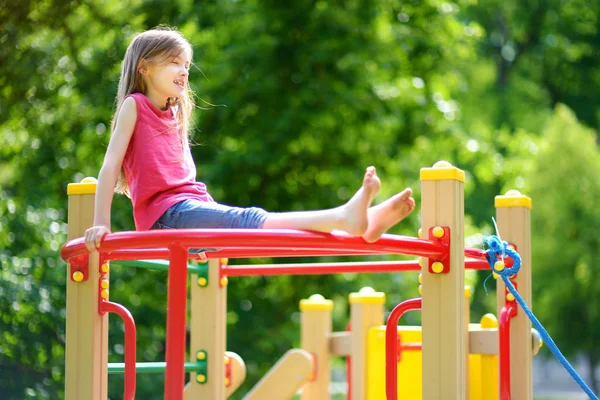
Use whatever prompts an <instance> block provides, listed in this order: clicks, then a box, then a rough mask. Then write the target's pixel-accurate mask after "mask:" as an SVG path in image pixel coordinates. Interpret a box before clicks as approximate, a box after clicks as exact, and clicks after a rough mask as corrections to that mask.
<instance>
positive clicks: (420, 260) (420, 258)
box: [419, 257, 423, 268]
mask: <svg viewBox="0 0 600 400" xmlns="http://www.w3.org/2000/svg"><path fill="white" fill-rule="evenodd" d="M419 267H421V268H423V257H419Z"/></svg>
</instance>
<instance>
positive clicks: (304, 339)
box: [300, 294, 333, 400]
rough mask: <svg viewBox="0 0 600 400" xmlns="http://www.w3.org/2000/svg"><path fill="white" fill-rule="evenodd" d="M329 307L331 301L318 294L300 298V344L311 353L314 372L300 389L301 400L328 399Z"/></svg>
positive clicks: (331, 304)
mask: <svg viewBox="0 0 600 400" xmlns="http://www.w3.org/2000/svg"><path fill="white" fill-rule="evenodd" d="M331 310H333V301H331V300H326V299H325V298H324V297H323V296H321V295H320V294H313V295H312V296H310V298H309V299H304V300H301V301H300V312H301V315H302V319H301V321H302V323H301V335H300V342H301V345H300V347H301V348H302V349H303V350H306V351H307V352H309V353H310V354H312V356H313V363H314V366H315V368H314V371H313V374H314V376H312V377H311V378H312V379H310V380H309V381H308V382H307V383H306V384H305V385H304V386H303V388H302V397H301V398H302V400H329V398H330V397H331V396H330V395H329V384H330V382H331V376H330V374H331V373H330V367H329V359H330V351H329V338H330V336H331Z"/></svg>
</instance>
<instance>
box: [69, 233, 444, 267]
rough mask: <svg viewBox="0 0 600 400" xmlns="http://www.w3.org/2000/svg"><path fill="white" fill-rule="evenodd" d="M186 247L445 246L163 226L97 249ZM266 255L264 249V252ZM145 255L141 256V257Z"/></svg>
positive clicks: (383, 249) (80, 246)
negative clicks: (174, 245) (160, 228)
mask: <svg viewBox="0 0 600 400" xmlns="http://www.w3.org/2000/svg"><path fill="white" fill-rule="evenodd" d="M175 242H177V243H179V245H180V246H182V247H184V248H186V249H189V248H198V247H206V248H222V249H225V248H230V247H246V248H261V249H274V250H286V249H287V250H289V249H290V248H293V249H297V251H298V252H297V254H296V255H297V256H302V255H304V254H305V253H311V252H312V251H314V250H329V251H338V252H341V251H343V252H344V253H346V252H348V251H367V252H369V251H372V252H378V253H380V254H407V255H414V256H420V257H434V258H440V257H442V256H444V255H445V254H447V252H448V248H447V246H445V245H444V244H442V243H437V242H432V241H428V240H422V239H417V238H413V237H407V236H396V235H383V236H382V237H381V239H379V240H378V241H377V242H375V243H367V242H365V241H364V240H363V239H362V238H359V237H354V236H350V235H348V234H342V233H335V234H334V233H318V232H308V231H295V230H286V229H172V230H171V229H165V230H160V231H159V230H155V231H145V232H118V233H111V234H108V235H106V236H105V237H104V239H103V240H102V243H101V246H100V248H99V250H100V251H101V252H104V253H107V252H112V251H115V250H126V249H141V248H152V249H155V248H157V247H167V246H169V245H170V244H171V243H175ZM233 243H235V246H232V244H233ZM84 253H87V249H86V248H85V244H84V241H83V238H78V239H74V240H71V241H69V242H68V243H67V244H65V245H64V246H63V248H62V249H61V256H62V257H63V259H64V260H69V259H70V258H71V257H74V256H77V255H80V254H84ZM265 256H268V251H265ZM144 258H145V257H144Z"/></svg>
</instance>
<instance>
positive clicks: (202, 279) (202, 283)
mask: <svg viewBox="0 0 600 400" xmlns="http://www.w3.org/2000/svg"><path fill="white" fill-rule="evenodd" d="M207 283H208V281H207V280H206V278H198V285H200V286H206V284H207Z"/></svg>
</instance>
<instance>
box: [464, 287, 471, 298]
mask: <svg viewBox="0 0 600 400" xmlns="http://www.w3.org/2000/svg"><path fill="white" fill-rule="evenodd" d="M465 298H467V299H470V298H471V286H465Z"/></svg>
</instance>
